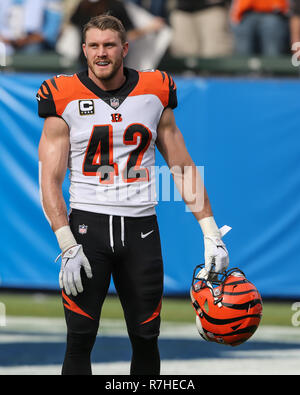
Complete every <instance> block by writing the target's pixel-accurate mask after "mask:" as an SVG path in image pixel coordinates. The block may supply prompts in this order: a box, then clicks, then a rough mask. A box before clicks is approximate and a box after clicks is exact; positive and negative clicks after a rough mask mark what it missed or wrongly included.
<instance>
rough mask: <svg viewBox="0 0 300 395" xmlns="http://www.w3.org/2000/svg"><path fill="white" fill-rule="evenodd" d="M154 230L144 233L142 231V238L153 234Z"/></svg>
mask: <svg viewBox="0 0 300 395" xmlns="http://www.w3.org/2000/svg"><path fill="white" fill-rule="evenodd" d="M153 232H154V230H151V231H150V232H148V233H143V232H141V238H142V239H145V237H147V236H149V235H151V233H153Z"/></svg>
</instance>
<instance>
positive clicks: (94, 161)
mask: <svg viewBox="0 0 300 395" xmlns="http://www.w3.org/2000/svg"><path fill="white" fill-rule="evenodd" d="M124 70H125V74H126V82H125V83H124V85H123V86H122V87H121V88H120V89H118V90H116V91H103V90H101V89H100V88H99V87H98V86H97V85H96V84H95V83H94V82H93V81H92V80H91V79H90V78H89V77H88V73H87V71H85V72H81V73H78V74H74V75H72V76H66V75H62V76H57V77H54V78H52V79H49V80H47V81H44V82H43V84H42V85H41V88H40V90H39V92H38V94H37V98H38V105H39V115H40V116H41V117H43V118H46V117H48V116H58V117H61V118H63V119H64V121H65V122H66V123H67V124H68V126H69V130H70V152H69V169H70V207H71V208H76V209H79V210H84V211H90V212H95V213H102V214H109V215H119V216H130V217H140V216H145V215H152V214H155V205H156V204H157V201H156V194H155V191H156V188H155V168H154V166H155V141H156V138H157V126H158V123H159V121H160V118H161V115H162V112H163V111H164V109H165V108H166V107H171V108H175V107H176V105H177V97H176V86H175V83H174V82H173V80H172V78H171V77H170V76H169V75H168V74H167V73H165V72H161V71H158V70H157V71H153V72H138V71H135V70H132V69H124Z"/></svg>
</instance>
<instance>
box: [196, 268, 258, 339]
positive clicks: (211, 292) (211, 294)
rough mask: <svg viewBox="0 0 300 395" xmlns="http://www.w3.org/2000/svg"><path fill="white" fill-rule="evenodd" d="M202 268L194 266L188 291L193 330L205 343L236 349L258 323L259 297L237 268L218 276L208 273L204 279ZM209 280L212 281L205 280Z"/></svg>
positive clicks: (253, 330) (248, 336) (249, 335)
mask: <svg viewBox="0 0 300 395" xmlns="http://www.w3.org/2000/svg"><path fill="white" fill-rule="evenodd" d="M203 268H204V265H198V266H196V268H195V270H194V273H193V282H192V286H191V290H190V295H191V299H192V304H193V307H194V309H195V311H196V313H197V314H196V326H197V329H198V331H199V333H200V335H201V336H202V337H203V338H204V339H205V340H207V341H212V342H216V343H221V344H227V345H231V346H238V345H239V344H241V343H243V342H245V341H246V340H248V339H249V338H250V337H251V336H252V335H253V333H254V332H255V331H256V329H257V327H258V325H259V323H260V320H261V317H262V300H261V296H260V294H259V292H258V291H257V289H256V288H255V286H254V285H253V284H252V283H250V281H248V280H247V279H246V277H245V274H244V273H243V272H242V271H241V270H240V269H237V268H235V269H231V270H228V271H226V272H224V273H223V274H221V275H218V273H212V272H210V274H209V276H208V279H204V278H201V269H203ZM199 269H200V271H199V272H198V270H199ZM202 273H203V271H202ZM219 277H220V279H219ZM211 278H213V279H214V280H212V281H209V279H211Z"/></svg>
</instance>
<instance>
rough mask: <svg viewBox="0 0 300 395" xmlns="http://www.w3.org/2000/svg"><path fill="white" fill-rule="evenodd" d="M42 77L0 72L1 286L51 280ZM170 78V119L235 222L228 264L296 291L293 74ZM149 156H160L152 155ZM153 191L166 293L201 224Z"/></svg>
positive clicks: (187, 278)
mask: <svg viewBox="0 0 300 395" xmlns="http://www.w3.org/2000/svg"><path fill="white" fill-rule="evenodd" d="M48 77H49V76H47V75H37V74H15V73H11V74H10V73H7V74H2V75H0V128H1V135H2V138H1V140H0V155H1V161H0V166H1V191H2V192H1V197H0V213H1V248H0V286H1V287H6V288H30V289H58V272H59V265H58V264H55V263H54V259H55V258H56V256H57V255H58V253H59V249H58V246H57V243H56V238H55V236H54V235H53V233H52V231H51V229H50V227H49V225H48V223H47V221H46V219H45V217H44V214H43V212H42V209H41V206H40V201H39V188H38V153H37V148H38V143H39V139H40V135H41V130H42V125H43V121H42V120H41V119H39V118H38V116H37V104H36V100H35V94H36V92H37V90H38V88H39V86H40V84H41V82H42V81H43V80H44V79H46V78H48ZM175 80H176V83H177V87H178V98H179V107H178V108H177V109H176V110H175V116H176V119H177V123H178V126H179V128H180V129H181V131H182V133H183V134H184V137H185V140H186V145H187V147H188V150H189V152H190V153H191V155H192V157H193V159H194V161H195V163H196V165H197V166H203V167H204V179H205V184H206V187H207V190H208V194H209V197H210V200H211V204H212V207H213V211H214V215H215V218H216V221H217V223H218V225H219V226H222V225H224V224H227V225H230V226H232V228H233V229H232V231H231V232H230V233H228V235H226V236H225V238H224V241H225V243H226V245H227V247H228V250H229V253H230V267H239V268H240V269H242V270H244V271H245V273H246V275H247V277H248V278H249V280H251V281H252V282H253V283H254V284H255V285H256V286H257V288H258V289H259V291H260V292H261V294H262V295H263V296H264V297H293V298H297V297H300V281H299V278H300V270H299V265H300V262H299V259H300V258H299V254H298V251H299V245H300V101H299V91H300V82H299V81H298V80H274V79H270V80H250V79H204V78H183V77H177V78H176V77H175ZM157 164H158V165H165V163H164V161H163V160H162V158H161V157H160V155H159V154H158V155H157ZM64 195H65V197H66V199H67V197H68V180H66V182H65V184H64ZM172 196H173V197H174V198H172ZM159 200H160V202H159V205H158V208H157V214H158V219H159V224H160V232H161V239H162V249H163V256H164V264H165V294H181V293H182V294H183V293H184V294H186V293H188V291H189V287H190V284H191V280H192V272H193V269H194V267H195V266H196V265H197V264H200V263H203V254H204V251H203V238H202V233H201V230H200V228H199V225H198V223H197V221H196V220H195V219H194V217H193V215H192V214H191V213H190V212H187V211H186V209H185V205H184V204H183V202H182V201H177V200H178V194H176V192H175V193H174V194H172V193H171V201H170V202H167V201H163V197H162V196H160V199H159ZM111 289H113V288H111Z"/></svg>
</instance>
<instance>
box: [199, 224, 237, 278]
mask: <svg viewBox="0 0 300 395" xmlns="http://www.w3.org/2000/svg"><path fill="white" fill-rule="evenodd" d="M201 221H202V223H201ZM201 221H199V223H200V226H201V228H202V230H203V233H204V258H205V268H204V269H202V270H201V273H199V277H202V278H204V279H208V276H209V272H210V271H212V272H217V273H222V272H224V271H225V270H226V269H227V267H228V265H229V256H228V251H227V248H226V246H225V244H224V243H223V241H222V240H221V238H222V237H223V236H225V234H226V233H228V232H229V231H230V230H231V228H230V227H229V226H227V225H225V226H223V227H222V228H220V229H218V227H217V226H216V225H215V222H214V220H213V217H209V218H204V220H201Z"/></svg>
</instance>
